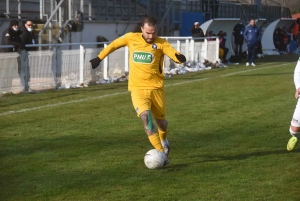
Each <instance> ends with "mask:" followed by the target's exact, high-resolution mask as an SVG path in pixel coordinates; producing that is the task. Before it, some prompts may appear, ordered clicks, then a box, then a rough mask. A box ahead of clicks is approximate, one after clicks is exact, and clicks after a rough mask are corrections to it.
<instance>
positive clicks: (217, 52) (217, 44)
mask: <svg viewBox="0 0 300 201" xmlns="http://www.w3.org/2000/svg"><path fill="white" fill-rule="evenodd" d="M219 43H220V41H219V38H217V39H216V54H215V55H216V61H218V60H219Z"/></svg>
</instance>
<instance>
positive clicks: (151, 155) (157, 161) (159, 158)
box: [144, 149, 165, 169]
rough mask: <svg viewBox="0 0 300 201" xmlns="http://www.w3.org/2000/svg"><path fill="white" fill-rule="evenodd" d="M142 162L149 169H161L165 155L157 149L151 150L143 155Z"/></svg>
mask: <svg viewBox="0 0 300 201" xmlns="http://www.w3.org/2000/svg"><path fill="white" fill-rule="evenodd" d="M144 162H145V165H146V167H147V168H149V169H157V168H161V167H162V166H164V162H165V153H163V152H161V151H158V150H157V149H151V150H149V151H148V152H147V153H146V154H145V157H144Z"/></svg>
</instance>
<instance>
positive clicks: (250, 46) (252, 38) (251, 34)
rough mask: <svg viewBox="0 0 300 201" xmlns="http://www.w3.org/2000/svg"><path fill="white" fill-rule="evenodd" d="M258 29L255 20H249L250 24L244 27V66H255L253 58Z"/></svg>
mask: <svg viewBox="0 0 300 201" xmlns="http://www.w3.org/2000/svg"><path fill="white" fill-rule="evenodd" d="M259 36H260V31H259V28H258V27H257V26H255V20H254V19H251V20H250V26H248V27H246V29H245V33H244V38H245V40H246V43H247V63H246V66H249V65H250V64H251V66H255V64H254V59H255V48H256V45H257V42H258V41H259Z"/></svg>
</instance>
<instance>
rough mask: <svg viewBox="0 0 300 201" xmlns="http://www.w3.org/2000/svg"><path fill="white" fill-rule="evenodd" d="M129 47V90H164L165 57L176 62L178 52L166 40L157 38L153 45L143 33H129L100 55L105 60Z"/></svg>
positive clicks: (111, 44)
mask: <svg viewBox="0 0 300 201" xmlns="http://www.w3.org/2000/svg"><path fill="white" fill-rule="evenodd" d="M124 46H128V49H129V55H130V56H129V65H130V70H129V81H128V90H129V91H131V90H134V89H158V88H163V84H164V82H163V81H164V72H163V62H164V55H167V56H168V57H169V58H171V59H172V60H173V61H174V62H176V63H180V61H178V59H177V58H176V56H175V54H180V53H179V52H177V51H176V50H175V49H174V48H173V47H172V46H171V45H170V43H168V42H167V41H166V40H164V39H162V38H159V37H156V38H155V40H154V42H153V43H147V42H146V41H145V40H144V38H143V36H142V33H127V34H125V35H124V36H121V37H119V38H117V39H116V40H114V41H113V42H112V43H110V44H109V45H108V46H107V47H106V48H104V49H103V50H102V51H101V52H100V53H99V55H98V57H99V58H100V59H101V60H103V59H104V58H105V57H106V56H107V55H109V54H110V53H112V52H113V51H115V50H117V49H119V48H121V47H124Z"/></svg>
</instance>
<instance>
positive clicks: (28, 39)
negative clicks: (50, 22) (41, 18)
mask: <svg viewBox="0 0 300 201" xmlns="http://www.w3.org/2000/svg"><path fill="white" fill-rule="evenodd" d="M20 30H21V31H22V34H21V41H22V43H23V44H30V45H32V44H36V43H35V34H34V32H33V23H32V21H30V20H26V21H25V22H24V25H23V26H21V27H20ZM25 49H26V50H27V51H32V50H37V48H36V47H26V48H25Z"/></svg>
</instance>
